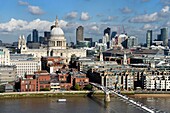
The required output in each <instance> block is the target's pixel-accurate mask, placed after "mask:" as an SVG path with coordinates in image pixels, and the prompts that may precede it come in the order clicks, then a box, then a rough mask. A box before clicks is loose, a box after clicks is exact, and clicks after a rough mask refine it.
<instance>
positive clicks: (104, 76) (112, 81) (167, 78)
mask: <svg viewBox="0 0 170 113" xmlns="http://www.w3.org/2000/svg"><path fill="white" fill-rule="evenodd" d="M88 77H89V80H90V82H94V83H98V84H101V85H103V86H106V87H109V88H114V89H120V90H136V89H139V88H140V89H143V90H145V89H147V90H158V91H159V90H162V91H168V90H170V70H162V69H158V68H156V69H154V68H152V69H148V68H129V67H122V68H120V67H119V68H102V67H100V68H92V69H91V70H90V71H89V73H88Z"/></svg>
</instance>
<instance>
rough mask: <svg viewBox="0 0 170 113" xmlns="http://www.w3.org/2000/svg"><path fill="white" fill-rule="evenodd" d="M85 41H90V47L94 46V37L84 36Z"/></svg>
mask: <svg viewBox="0 0 170 113" xmlns="http://www.w3.org/2000/svg"><path fill="white" fill-rule="evenodd" d="M84 41H89V42H90V47H92V43H93V39H92V38H84Z"/></svg>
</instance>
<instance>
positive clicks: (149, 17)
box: [129, 12, 159, 23]
mask: <svg viewBox="0 0 170 113" xmlns="http://www.w3.org/2000/svg"><path fill="white" fill-rule="evenodd" d="M158 18H159V17H158V13H157V12H155V13H152V14H145V15H140V16H137V17H134V18H132V19H130V20H129V22H134V23H147V22H155V21H157V20H158Z"/></svg>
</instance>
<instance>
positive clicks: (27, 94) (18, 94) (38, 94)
mask: <svg viewBox="0 0 170 113" xmlns="http://www.w3.org/2000/svg"><path fill="white" fill-rule="evenodd" d="M89 94H90V95H94V96H103V95H104V92H103V91H95V92H93V91H39V92H9V93H0V98H33V97H64V96H70V97H71V96H88V95H89Z"/></svg>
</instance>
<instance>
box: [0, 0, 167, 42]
mask: <svg viewBox="0 0 170 113" xmlns="http://www.w3.org/2000/svg"><path fill="white" fill-rule="evenodd" d="M169 8H170V0H0V40H2V41H3V42H9V43H12V42H16V41H17V40H18V37H19V35H25V37H27V35H29V34H30V33H32V30H33V29H37V30H38V31H39V36H43V32H44V31H50V26H52V25H53V24H54V21H55V19H56V16H57V17H58V19H59V25H60V27H61V28H62V29H63V31H64V33H65V37H66V39H67V42H70V41H75V37H76V36H75V32H76V28H77V27H78V26H80V25H82V26H83V27H84V37H91V38H93V40H94V41H97V40H98V39H100V38H102V37H103V30H104V29H106V28H107V27H110V28H111V30H112V31H117V32H118V33H122V32H123V29H124V30H125V32H126V33H127V34H128V36H136V37H138V39H139V42H141V43H145V38H146V31H147V30H149V29H151V30H153V33H154V37H153V38H156V35H157V34H159V33H160V29H161V28H163V27H170V9H169Z"/></svg>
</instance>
